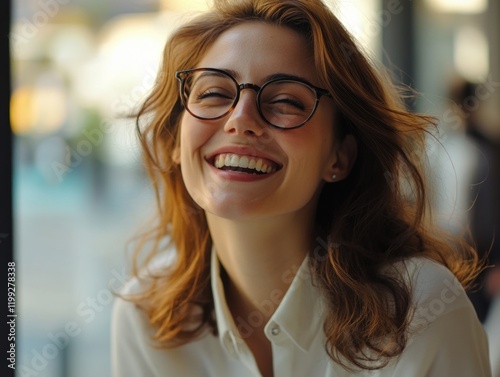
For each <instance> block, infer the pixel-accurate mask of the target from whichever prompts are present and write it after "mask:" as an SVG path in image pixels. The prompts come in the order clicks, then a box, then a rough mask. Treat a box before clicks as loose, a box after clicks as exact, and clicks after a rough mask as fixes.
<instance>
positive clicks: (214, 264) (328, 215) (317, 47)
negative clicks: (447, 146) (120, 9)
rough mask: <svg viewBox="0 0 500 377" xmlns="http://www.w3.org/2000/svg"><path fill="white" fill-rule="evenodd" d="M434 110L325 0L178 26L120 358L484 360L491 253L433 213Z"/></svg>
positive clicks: (441, 366)
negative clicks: (409, 92) (360, 43)
mask: <svg viewBox="0 0 500 377" xmlns="http://www.w3.org/2000/svg"><path fill="white" fill-rule="evenodd" d="M435 122H436V121H435V119H434V118H431V117H428V116H425V115H417V114H413V113H412V112H410V111H407V109H406V108H405V107H404V105H403V101H402V99H401V98H400V96H399V94H397V91H396V90H395V88H394V87H393V86H392V85H391V84H390V82H388V81H385V79H384V78H383V76H381V75H380V74H379V73H378V72H377V70H376V69H375V68H374V67H373V66H372V65H371V63H370V62H369V59H367V57H366V56H365V55H364V54H363V53H362V51H361V50H360V49H358V47H357V45H356V42H355V41H354V40H353V39H352V37H351V36H350V34H349V33H348V32H347V31H346V29H345V28H344V27H343V26H342V24H341V23H340V21H339V20H338V19H337V18H336V17H335V15H334V14H333V13H332V12H331V11H330V10H329V8H328V7H327V6H326V5H325V4H324V3H323V2H321V1H320V0H285V1H283V0H238V1H231V0H216V1H215V5H214V7H213V8H212V9H211V10H210V11H208V12H206V13H203V14H201V15H199V16H197V17H195V18H194V19H192V20H191V21H189V22H187V23H186V24H185V25H183V26H181V27H180V28H179V29H178V30H177V31H175V32H174V33H173V35H172V36H171V37H170V38H169V40H168V42H167V44H166V47H165V50H164V58H163V65H162V67H161V72H160V74H159V75H158V79H157V81H156V84H155V87H154V88H153V91H152V93H151V94H150V96H149V97H148V99H147V100H146V101H145V103H144V105H143V107H142V109H141V110H140V112H139V114H138V129H139V132H140V138H141V142H142V146H143V149H144V158H145V164H146V167H147V169H148V172H149V174H150V176H151V179H152V182H153V184H154V187H155V189H156V192H157V200H158V202H157V204H158V223H157V224H156V226H155V227H154V228H152V229H151V232H149V233H148V234H147V235H146V236H145V239H144V242H145V243H144V244H143V245H144V246H145V245H151V244H150V243H148V241H152V245H153V249H152V250H151V249H149V247H148V250H145V252H146V255H147V257H146V259H145V260H143V263H139V262H138V260H136V263H135V264H134V270H133V271H134V278H133V279H132V280H131V281H130V282H129V284H127V286H126V288H125V289H124V290H123V291H122V292H120V298H118V299H117V301H116V302H115V306H114V311H113V322H112V355H113V360H112V362H113V368H114V373H115V376H117V377H118V376H119V377H137V376H158V377H159V376H166V375H168V376H170V375H171V376H231V377H232V376H240V377H247V376H248V377H249V376H265V377H269V376H332V377H333V376H356V375H358V376H359V375H363V376H377V377H389V376H405V377H442V376H454V377H471V376H475V377H489V376H490V375H491V369H490V364H489V358H488V351H487V349H488V345H487V339H486V335H485V332H484V330H483V328H482V326H481V324H480V322H479V320H478V318H477V316H476V313H475V312H474V308H473V306H472V305H471V303H470V300H469V299H468V297H467V294H466V291H465V288H467V286H468V283H469V282H471V281H472V280H474V278H475V277H476V276H477V274H478V273H479V271H481V269H482V264H481V262H480V260H479V259H478V256H477V254H476V252H475V250H474V249H473V248H471V247H470V245H468V244H467V242H466V240H464V239H462V238H457V237H454V236H453V235H451V234H447V233H445V232H444V231H443V232H441V231H440V230H438V229H437V228H436V227H435V226H433V225H432V224H428V223H427V222H426V221H424V219H426V216H427V213H426V209H427V208H428V205H427V204H428V203H427V191H426V184H425V181H424V176H423V173H422V171H421V165H420V153H419V152H422V153H425V149H424V148H425V142H424V138H425V135H426V132H427V130H428V129H429V128H431V127H434V126H435ZM415 151H417V153H415ZM451 239H452V240H453V242H451V241H450V240H451ZM165 241H166V242H165ZM142 251H143V249H141V248H139V249H138V253H139V254H137V256H139V255H141V254H140V253H141V252H142Z"/></svg>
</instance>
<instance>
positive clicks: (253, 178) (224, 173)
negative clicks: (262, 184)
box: [207, 162, 278, 182]
mask: <svg viewBox="0 0 500 377" xmlns="http://www.w3.org/2000/svg"><path fill="white" fill-rule="evenodd" d="M207 164H208V166H210V169H212V171H213V172H215V174H217V176H219V177H221V178H222V179H225V180H228V181H234V182H257V181H262V180H264V179H266V178H269V177H272V176H273V175H274V174H276V173H277V172H278V171H275V172H273V173H268V174H247V173H242V172H237V171H231V170H221V169H217V168H216V167H215V166H213V165H212V164H210V163H208V162H207Z"/></svg>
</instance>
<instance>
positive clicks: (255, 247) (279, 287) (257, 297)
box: [207, 213, 314, 327]
mask: <svg viewBox="0 0 500 377" xmlns="http://www.w3.org/2000/svg"><path fill="white" fill-rule="evenodd" d="M207 221H208V225H209V228H210V233H211V235H212V240H213V243H214V246H215V249H216V251H217V256H218V258H219V260H220V262H221V264H222V267H223V269H224V271H225V276H224V275H223V276H224V278H225V280H226V281H225V282H224V289H225V293H226V300H227V303H228V306H229V309H230V310H231V312H232V314H233V317H234V318H235V320H237V319H238V317H241V318H242V319H244V320H245V319H248V318H249V316H250V314H251V313H255V311H256V310H257V311H258V312H260V315H259V316H260V318H263V320H262V326H261V327H264V325H265V324H266V323H267V321H268V320H269V318H270V317H271V315H272V314H273V313H274V311H275V309H276V308H277V306H278V305H279V303H280V302H281V299H282V297H283V296H284V294H285V293H286V291H287V290H288V287H289V286H290V284H291V282H292V279H293V276H295V273H296V272H297V270H298V268H299V267H300V265H301V263H302V262H303V261H304V258H305V256H306V255H307V253H308V251H309V250H310V248H311V240H312V239H313V233H312V229H313V228H312V226H311V225H312V224H314V221H312V218H311V216H307V214H303V213H299V214H295V215H294V216H293V217H292V218H290V217H286V218H285V217H278V218H276V217H274V218H272V219H268V220H258V221H255V222H253V221H243V222H239V221H233V220H228V219H224V218H220V217H216V216H214V215H211V214H208V213H207Z"/></svg>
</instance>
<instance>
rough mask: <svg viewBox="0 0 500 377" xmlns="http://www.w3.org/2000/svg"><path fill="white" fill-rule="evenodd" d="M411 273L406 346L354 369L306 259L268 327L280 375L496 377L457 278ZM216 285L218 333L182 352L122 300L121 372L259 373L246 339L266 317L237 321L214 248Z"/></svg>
mask: <svg viewBox="0 0 500 377" xmlns="http://www.w3.org/2000/svg"><path fill="white" fill-rule="evenodd" d="M406 270H407V271H408V279H409V282H410V283H411V286H412V292H413V299H414V302H415V304H416V311H415V315H414V318H413V320H412V325H411V330H412V333H413V335H412V336H411V337H410V339H409V342H408V345H407V347H406V349H405V350H404V352H403V353H402V354H401V355H400V357H399V358H397V359H393V360H392V361H391V362H390V363H389V365H388V366H386V367H385V368H383V369H380V370H375V371H362V372H359V373H352V372H348V371H346V370H345V369H343V368H342V367H340V366H339V365H338V364H335V363H334V362H333V361H332V360H331V359H330V358H329V356H328V355H327V353H326V351H325V340H326V338H325V335H324V333H323V322H324V313H325V306H324V303H323V299H322V297H321V296H320V294H319V291H318V288H316V287H314V286H313V284H312V281H311V276H310V273H309V268H308V263H307V258H306V260H305V261H304V262H303V263H302V265H301V266H300V268H299V269H298V271H297V274H296V275H295V277H294V278H293V281H292V283H291V285H290V288H289V289H288V291H287V292H286V294H285V296H284V297H283V300H282V302H281V303H280V304H279V306H278V308H277V309H276V311H275V312H274V314H273V315H272V316H271V319H270V320H269V322H268V323H267V324H266V325H265V328H264V332H265V335H266V337H267V338H268V339H269V341H270V342H271V344H272V352H273V369H274V377H302V376H304V377H306V376H307V377H349V376H370V377H447V376H449V377H490V376H491V367H490V364H489V358H488V344H487V338H486V335H485V332H484V330H483V327H482V325H481V323H480V322H479V321H478V319H477V316H476V314H475V311H474V308H473V307H472V305H471V303H470V301H469V299H468V297H467V295H466V293H465V291H464V290H463V288H462V287H461V286H460V284H459V283H458V282H457V280H456V279H455V277H454V276H453V275H452V274H451V272H450V271H448V270H447V269H446V268H444V267H443V266H441V265H439V264H437V263H436V262H433V261H430V260H428V259H425V258H413V259H411V260H409V261H407V262H406ZM211 284H212V290H213V296H214V305H215V316H216V320H217V328H218V336H214V335H211V334H209V333H207V334H206V335H205V336H203V337H202V338H200V339H196V340H194V341H192V342H190V343H188V344H186V345H183V346H180V347H177V348H175V349H168V350H166V349H157V348H154V347H153V346H152V341H151V335H152V334H153V331H154V330H153V329H152V328H151V327H150V326H149V324H148V321H147V319H146V317H145V315H144V314H143V313H142V312H141V311H140V310H139V309H137V308H136V307H135V305H133V304H132V303H129V302H126V301H124V300H122V299H117V300H116V301H115V303H114V308H113V318H112V334H111V346H112V365H113V372H114V376H115V377H160V376H161V377H170V376H172V377H173V376H175V377H177V376H182V377H184V376H185V377H205V376H206V377H209V376H210V377H256V376H260V373H259V370H258V367H257V364H256V362H255V359H254V357H253V355H252V353H251V352H250V350H249V348H248V347H247V346H246V343H245V340H244V337H245V336H248V334H249V332H251V331H253V328H255V327H256V326H260V325H261V324H262V323H261V321H263V316H262V314H260V313H258V312H255V313H251V314H250V315H249V316H248V318H246V319H243V318H236V320H234V319H233V317H232V315H231V313H230V311H229V309H228V307H227V304H226V301H225V297H224V288H223V286H222V280H221V278H220V274H219V263H218V260H217V256H216V253H215V252H213V253H212V266H211ZM138 289H139V283H138V281H137V279H133V280H131V281H130V282H129V284H128V285H127V286H126V287H125V291H126V292H127V293H130V292H133V291H137V290H138ZM270 300H272V297H271V298H270Z"/></svg>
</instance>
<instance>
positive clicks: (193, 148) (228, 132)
mask: <svg viewBox="0 0 500 377" xmlns="http://www.w3.org/2000/svg"><path fill="white" fill-rule="evenodd" d="M311 56H312V52H311V50H310V48H309V47H308V45H307V42H306V40H305V39H304V38H303V37H302V36H301V35H300V34H298V33H296V32H295V31H293V30H292V29H289V28H286V27H279V26H275V25H270V24H265V23H261V22H246V23H243V24H240V25H238V26H235V27H233V28H231V29H229V30H228V31H226V32H224V33H223V34H222V35H221V36H220V37H219V38H218V39H217V40H216V41H215V42H214V44H213V45H212V46H211V47H210V48H209V50H208V51H207V53H206V54H205V56H204V57H203V58H202V60H201V62H199V64H198V65H197V66H198V67H213V68H220V69H224V70H230V71H231V72H232V73H234V75H235V79H236V80H237V81H238V82H239V83H248V82H250V83H254V84H257V85H259V86H260V85H262V84H264V83H265V82H266V81H267V80H268V78H269V76H270V75H273V74H276V73H284V74H289V75H295V76H298V77H301V78H303V79H305V80H307V81H309V82H310V83H312V84H313V85H316V86H319V87H321V82H320V81H319V80H318V77H317V76H316V75H315V68H314V64H313V60H312V58H311ZM193 68H194V67H193ZM334 111H335V110H334V106H333V102H332V100H331V99H330V98H328V97H323V98H322V99H321V101H320V103H319V106H318V109H317V111H316V113H315V114H314V116H313V118H312V119H311V120H310V121H309V122H308V123H306V124H305V125H304V126H303V127H300V128H297V129H293V130H285V131H283V130H279V129H275V128H272V127H270V126H269V125H268V124H267V123H266V122H265V121H264V120H263V119H262V118H261V116H260V115H259V113H258V110H257V106H256V93H255V92H254V91H252V90H243V91H242V92H241V96H240V100H239V102H238V104H237V105H236V108H235V109H234V110H233V111H232V112H231V113H230V114H229V115H227V116H225V117H224V118H222V119H219V120H211V121H205V120H200V119H197V118H195V117H193V116H192V115H190V114H188V113H187V112H185V113H184V115H183V118H182V122H181V143H180V159H179V160H180V164H181V169H182V175H183V179H184V182H185V185H186V188H187V189H188V191H189V193H190V195H191V196H192V197H193V199H194V200H195V201H196V202H197V203H198V204H199V205H200V206H201V207H202V208H203V209H204V210H205V213H206V217H207V221H208V225H209V229H210V233H211V236H212V240H213V243H214V246H215V249H216V250H217V255H218V258H219V260H220V262H221V265H222V267H223V269H224V270H225V272H226V274H227V281H225V282H224V284H225V294H226V300H227V302H228V306H229V308H230V310H231V313H232V315H233V317H234V318H237V317H241V318H244V319H245V318H248V316H249V314H250V313H251V312H252V311H255V310H261V308H260V305H259V304H260V303H262V302H265V301H267V302H269V299H270V296H271V292H273V291H274V292H276V290H279V291H281V292H283V293H285V292H286V290H287V289H288V286H289V284H290V279H284V278H283V276H290V271H296V269H297V267H298V266H300V264H301V263H302V261H303V260H304V258H305V256H306V254H307V253H308V251H309V250H312V249H314V247H313V240H314V216H315V212H316V206H317V201H318V196H319V193H320V191H321V188H322V187H323V185H324V184H325V183H326V182H332V175H333V174H335V175H336V181H338V180H342V179H344V178H345V177H346V176H347V175H348V174H349V171H350V169H351V167H352V164H353V162H354V160H355V157H356V143H355V141H354V138H353V137H352V136H347V137H345V138H344V139H340V138H338V137H337V136H336V134H335V128H334V127H335V125H334V116H335V113H334ZM221 153H226V154H236V155H237V156H238V157H242V156H246V157H247V158H248V159H249V160H251V159H254V160H258V159H262V161H264V162H265V163H267V164H268V165H269V166H272V167H273V170H275V171H273V172H271V173H269V174H263V175H251V174H247V173H242V172H238V171H231V170H221V169H218V168H216V167H215V166H214V164H215V163H214V161H215V159H216V158H217V156H219V155H220V154H221ZM263 314H265V321H263V323H262V326H260V327H258V328H255V331H253V332H252V335H251V336H249V337H247V338H246V339H245V341H246V342H247V344H248V346H249V348H250V350H251V351H252V352H253V354H254V356H255V359H256V362H257V365H258V366H259V369H260V371H261V373H262V375H263V376H272V375H273V365H272V350H271V343H270V342H269V341H268V340H267V338H266V337H265V335H264V332H263V328H264V326H265V324H266V323H267V321H268V320H269V318H270V316H271V315H272V313H269V311H268V310H266V312H265V313H263Z"/></svg>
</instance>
